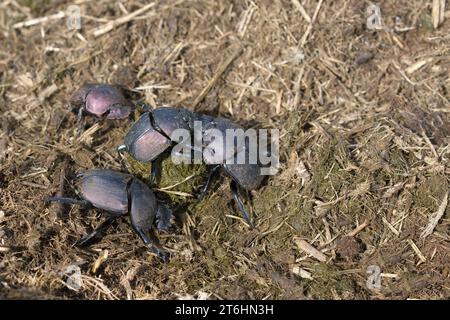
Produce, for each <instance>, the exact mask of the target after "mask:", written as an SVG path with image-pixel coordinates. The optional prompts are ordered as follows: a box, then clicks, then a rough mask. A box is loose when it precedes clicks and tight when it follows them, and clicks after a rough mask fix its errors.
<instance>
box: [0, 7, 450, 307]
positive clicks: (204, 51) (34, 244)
mask: <svg viewBox="0 0 450 320" xmlns="http://www.w3.org/2000/svg"><path fill="white" fill-rule="evenodd" d="M431 2H432V1H406V0H402V1H383V2H382V3H381V14H382V20H383V24H384V26H385V27H386V29H384V30H368V29H367V27H366V20H367V17H368V15H367V7H368V6H369V5H370V3H369V2H368V1H356V0H355V1H345V0H340V1H312V0H299V1H288V0H283V1H281V0H276V1H228V0H223V1H222V0H220V1H185V0H179V1H161V4H156V5H155V6H152V7H151V8H149V9H148V10H147V11H145V12H144V13H142V14H141V15H140V16H138V17H137V18H135V19H131V20H130V21H128V22H127V23H125V24H122V25H120V26H114V27H113V29H112V30H111V31H109V32H108V33H106V34H104V35H102V36H98V37H95V36H94V35H93V34H92V32H93V30H95V29H96V28H98V27H100V26H102V25H103V24H105V23H106V22H107V21H110V20H114V19H117V18H119V17H121V16H125V15H127V14H128V13H130V12H133V11H135V10H138V9H139V8H142V7H143V6H144V5H146V3H144V1H124V2H122V4H120V3H119V2H118V1H104V0H98V1H75V3H78V4H79V6H80V8H81V13H82V18H81V30H79V31H77V30H75V31H74V30H68V29H67V26H66V23H65V19H56V20H51V21H49V22H47V23H43V24H38V25H35V26H30V27H26V26H23V27H20V26H19V27H18V28H16V29H13V28H12V25H13V24H14V23H17V22H21V21H26V20H30V19H33V18H37V17H43V16H49V15H52V14H55V13H57V12H58V11H65V10H66V8H67V6H68V5H69V4H70V3H68V2H67V1H25V0H24V1H20V0H16V1H14V0H12V1H10V0H6V1H3V2H2V3H1V4H0V43H1V45H0V115H1V129H0V130H1V131H0V295H1V296H2V297H8V298H18V297H26V298H76V299H87V298H89V299H96V298H99V299H117V298H119V299H126V298H135V299H153V298H164V299H166V298H167V299H174V298H177V297H180V296H182V297H189V296H193V297H197V298H199V297H200V298H201V297H205V296H209V297H210V298H244V299H246V298H250V299H253V298H270V299H281V298H284V299H308V298H314V299H325V298H331V299H354V298H362V299H379V298H389V299H405V298H433V299H434V298H448V297H449V293H450V290H449V289H450V279H449V271H450V269H449V268H450V250H449V249H450V248H449V226H450V223H449V213H450V206H446V202H447V201H448V200H447V198H446V194H447V193H448V191H449V181H450V180H449V174H450V167H449V157H450V149H449V134H450V117H449V112H450V108H449V99H450V91H449V86H450V78H449V72H450V60H449V57H450V37H449V31H450V21H449V20H450V19H449V18H448V11H447V15H446V16H447V18H446V21H444V23H443V24H442V25H441V26H440V27H439V28H438V29H434V28H433V24H432V18H431ZM298 3H300V4H301V6H298V5H297V4H298ZM300 7H302V8H304V11H305V12H306V14H302V13H301V8H300ZM448 9H449V8H447V10H448ZM396 17H398V18H397V19H396ZM308 20H312V22H311V23H309V22H308ZM396 23H397V24H396ZM394 28H395V30H394ZM233 55H235V56H236V57H235V59H234V60H233V61H231V62H230V63H228V62H229V61H228V60H230V57H232V56H233ZM225 65H226V66H227V68H226V70H225V71H224V72H223V73H222V74H219V75H220V77H218V78H217V77H216V78H217V80H216V78H215V75H217V73H218V72H219V71H220V69H221V67H222V66H225ZM86 81H90V82H108V83H120V84H123V85H126V86H128V87H130V88H135V89H136V88H137V90H136V94H137V98H136V99H139V98H141V99H142V100H144V101H146V102H147V103H149V104H150V105H153V106H160V105H164V104H166V105H174V106H183V107H187V108H190V109H195V110H196V111H201V112H206V113H209V114H213V115H218V114H220V115H222V116H226V117H229V118H231V119H234V120H235V121H237V122H239V123H241V124H242V125H246V126H255V127H265V128H278V129H280V132H281V142H280V161H281V164H282V167H281V170H280V173H279V174H278V175H276V176H274V177H271V178H270V179H269V180H268V181H267V183H266V184H265V185H264V186H263V187H262V188H261V189H260V190H257V191H255V192H254V193H253V216H254V217H255V221H256V224H257V227H258V230H249V229H248V228H247V227H246V226H245V224H244V223H243V222H242V221H241V220H239V219H236V218H233V216H235V215H237V213H236V210H235V208H234V205H233V203H232V202H231V193H230V191H229V188H228V184H227V183H225V182H226V181H227V178H226V177H223V178H222V179H221V180H218V181H217V182H216V183H215V192H213V193H211V194H210V195H209V196H208V197H207V198H206V199H205V200H204V201H203V202H201V203H200V204H198V205H195V204H193V201H192V200H191V198H192V197H189V195H192V194H194V195H195V194H196V192H197V191H196V190H197V188H198V187H200V185H201V181H203V178H204V176H202V174H204V168H203V167H201V166H200V167H195V168H186V167H174V166H171V165H170V163H167V162H165V164H164V171H163V177H162V182H161V188H164V187H168V188H166V189H165V190H164V191H162V192H160V193H159V196H160V197H162V198H163V199H165V200H167V199H172V200H173V203H175V204H176V205H179V204H180V205H181V204H183V203H184V204H187V206H186V207H185V208H184V209H185V210H184V211H183V212H182V213H181V214H180V216H181V217H182V219H183V220H184V226H183V227H182V228H179V229H178V231H177V232H176V234H175V235H160V238H161V239H162V240H161V241H162V242H163V243H164V245H165V246H166V247H167V248H168V250H170V251H171V253H172V259H171V261H170V262H169V263H168V264H162V263H160V262H159V261H158V260H157V259H155V258H154V257H153V256H152V255H150V254H149V253H148V252H147V251H146V250H145V248H144V247H143V246H142V245H141V242H140V240H139V239H138V238H137V237H136V236H135V234H134V233H133V232H132V231H131V229H130V228H129V225H128V222H127V220H126V219H124V220H123V221H121V222H120V223H118V224H117V225H116V226H115V227H114V229H113V230H110V232H109V233H108V234H107V235H106V236H105V237H104V238H103V240H102V241H100V242H99V243H97V244H95V245H93V246H92V247H90V248H89V250H80V249H78V248H75V247H74V246H73V243H74V242H75V240H76V239H78V238H79V237H81V236H82V235H84V234H86V233H87V232H89V231H90V230H92V228H93V227H95V226H96V225H98V223H99V222H100V221H101V219H102V218H101V215H100V212H97V214H96V213H95V212H94V211H90V212H86V211H84V210H80V209H79V208H78V207H76V206H74V207H72V208H70V207H60V206H58V205H47V204H45V203H44V201H43V199H45V198H46V197H48V196H51V195H54V194H57V193H58V192H59V193H61V194H65V195H74V190H75V188H74V187H73V184H72V183H71V178H72V177H73V176H74V174H75V173H76V172H77V171H82V170H84V169H86V168H91V167H108V168H114V169H119V170H124V168H123V167H124V166H125V167H126V168H128V169H129V170H131V171H133V172H134V173H135V174H137V175H139V176H140V177H142V178H143V179H146V178H147V175H146V174H145V172H146V171H147V170H148V168H143V167H142V166H139V165H138V164H136V163H133V162H132V161H131V160H129V159H127V158H125V159H123V161H122V160H121V158H119V157H118V156H117V154H116V152H115V147H116V146H117V145H118V144H120V143H121V141H122V137H123V134H124V133H125V132H126V131H127V129H128V128H129V126H130V125H131V122H130V121H116V122H114V121H110V122H99V123H97V124H94V123H93V122H92V120H90V121H88V123H87V128H91V129H90V130H88V131H86V132H85V133H84V134H83V136H82V137H81V139H75V138H74V137H75V126H76V116H75V115H74V114H73V113H70V112H68V109H67V101H68V98H69V96H70V94H71V93H72V92H73V91H74V90H75V89H77V88H78V87H79V86H81V85H82V84H83V83H84V82H86ZM210 83H212V84H213V85H212V86H211V88H210V90H209V91H207V92H206V95H205V96H204V98H203V99H200V98H199V96H200V97H202V95H201V93H202V90H203V89H204V88H207V86H208V84H210ZM194 173H198V174H200V176H198V175H194V177H192V178H190V179H187V180H186V182H183V183H181V184H178V185H176V184H177V183H178V182H182V181H183V180H185V178H189V177H191V176H192V175H193V174H194ZM174 185H175V186H174ZM439 208H440V209H439ZM436 212H437V214H438V215H439V214H442V217H441V218H440V219H439V221H438V223H437V224H436V226H435V227H434V228H433V233H432V234H430V235H428V236H426V237H421V234H422V232H423V231H424V229H425V227H426V226H427V224H428V223H429V220H430V217H431V216H432V214H434V213H436ZM301 240H305V241H306V242H307V243H309V244H311V245H312V246H313V247H314V248H316V249H317V250H320V251H321V252H322V253H323V254H324V255H325V256H326V261H325V262H321V261H319V260H318V259H317V258H319V259H321V257H322V256H321V255H318V254H317V252H316V253H315V254H314V255H315V256H316V257H313V256H311V255H308V254H307V253H305V251H302V250H301V249H300V248H299V245H300V247H302V246H304V242H302V241H301ZM106 252H107V258H106V259H103V260H104V261H102V260H100V261H101V264H100V266H99V267H98V268H97V267H94V265H95V263H96V261H97V259H98V258H99V257H102V256H103V257H104V256H105V255H106ZM70 266H72V267H75V266H79V268H80V270H81V279H82V280H83V281H82V286H81V288H80V289H79V290H78V291H77V290H73V289H70V288H69V287H68V285H67V281H68V280H72V279H74V278H73V277H72V278H70V279H68V275H67V274H64V273H65V271H67V268H68V267H70ZM369 266H376V267H372V268H369V273H367V271H368V267H369ZM377 267H378V268H379V271H380V272H382V276H381V286H380V287H379V288H378V289H377V286H376V281H375V287H371V286H369V287H368V285H367V281H368V279H369V280H370V279H375V280H376V275H377V270H378V269H377ZM95 269H96V270H95ZM371 270H372V271H371ZM371 276H372V278H370V277H371ZM369 282H370V281H369ZM69 284H70V282H69Z"/></svg>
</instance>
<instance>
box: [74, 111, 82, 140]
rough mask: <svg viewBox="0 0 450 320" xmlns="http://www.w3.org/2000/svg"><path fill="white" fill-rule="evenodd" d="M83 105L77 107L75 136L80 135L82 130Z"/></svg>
mask: <svg viewBox="0 0 450 320" xmlns="http://www.w3.org/2000/svg"><path fill="white" fill-rule="evenodd" d="M82 120H83V107H81V108H80V109H78V115H77V133H76V136H77V138H78V137H79V136H80V135H81V133H82V132H83V121H82Z"/></svg>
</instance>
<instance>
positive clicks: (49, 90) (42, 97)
mask: <svg viewBox="0 0 450 320" xmlns="http://www.w3.org/2000/svg"><path fill="white" fill-rule="evenodd" d="M57 90H58V87H57V86H56V84H52V85H51V86H49V87H47V88H45V89H44V90H42V91H41V92H40V93H39V96H38V98H39V101H40V102H41V103H42V102H44V101H45V99H47V98H48V97H50V96H51V95H52V94H54V93H55V92H56V91H57Z"/></svg>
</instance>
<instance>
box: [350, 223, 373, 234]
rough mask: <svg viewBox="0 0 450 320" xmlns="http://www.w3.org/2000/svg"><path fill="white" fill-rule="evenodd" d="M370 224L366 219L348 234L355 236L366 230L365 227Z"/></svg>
mask: <svg viewBox="0 0 450 320" xmlns="http://www.w3.org/2000/svg"><path fill="white" fill-rule="evenodd" d="M368 225H369V223H368V222H367V221H364V222H363V223H361V224H360V225H359V226H357V227H356V228H355V229H353V230H352V231H350V232H349V233H347V236H349V237H354V236H356V235H357V234H358V233H360V232H361V231H363V230H364V228H365V227H367V226H368Z"/></svg>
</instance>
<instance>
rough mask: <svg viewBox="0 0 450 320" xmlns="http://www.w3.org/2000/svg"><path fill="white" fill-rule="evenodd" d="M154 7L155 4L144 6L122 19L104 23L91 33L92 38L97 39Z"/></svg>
mask: <svg viewBox="0 0 450 320" xmlns="http://www.w3.org/2000/svg"><path fill="white" fill-rule="evenodd" d="M155 5H156V3H155V2H153V3H150V4H148V5H146V6H143V7H142V8H140V9H138V10H136V11H134V12H132V13H130V14H128V15H125V16H123V17H120V18H118V19H116V20H114V21H110V22H107V23H105V24H104V25H103V26H101V27H99V28H97V29H95V30H93V31H91V33H92V34H93V35H94V37H99V36H101V35H104V34H105V33H108V32H110V31H111V30H113V29H114V28H116V27H118V26H121V25H122V24H124V23H127V22H129V21H131V20H133V19H134V18H136V17H137V16H138V15H140V14H142V13H144V12H145V11H147V10H149V9H150V8H152V7H154V6H155Z"/></svg>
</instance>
